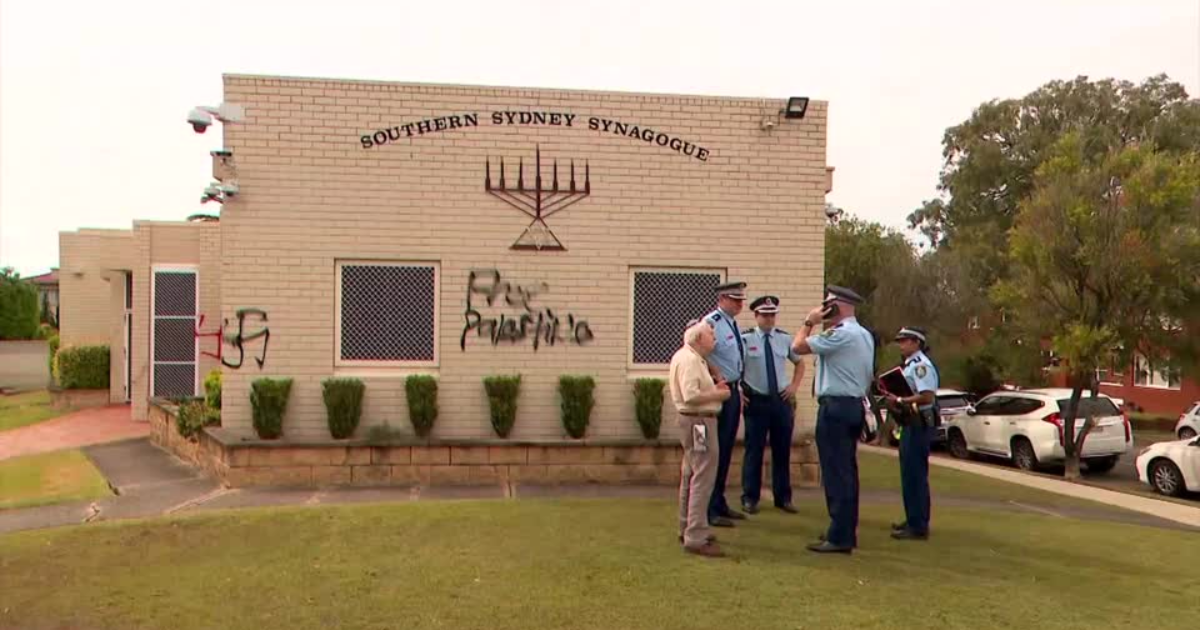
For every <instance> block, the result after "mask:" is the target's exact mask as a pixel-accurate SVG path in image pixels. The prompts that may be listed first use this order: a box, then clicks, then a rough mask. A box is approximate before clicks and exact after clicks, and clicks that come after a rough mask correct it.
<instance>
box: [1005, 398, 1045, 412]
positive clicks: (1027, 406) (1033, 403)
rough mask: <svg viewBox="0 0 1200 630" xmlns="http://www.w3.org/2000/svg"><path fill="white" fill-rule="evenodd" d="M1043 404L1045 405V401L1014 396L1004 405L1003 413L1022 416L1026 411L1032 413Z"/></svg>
mask: <svg viewBox="0 0 1200 630" xmlns="http://www.w3.org/2000/svg"><path fill="white" fill-rule="evenodd" d="M1044 406H1046V404H1045V403H1043V402H1042V401H1040V400H1034V399H1033V398H1014V399H1013V401H1012V403H1010V404H1008V405H1005V407H1004V414H1003V415H1006V416H1023V415H1025V414H1027V413H1033V412H1035V411H1037V410H1038V409H1041V408H1042V407H1044Z"/></svg>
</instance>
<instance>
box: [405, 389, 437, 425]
mask: <svg viewBox="0 0 1200 630" xmlns="http://www.w3.org/2000/svg"><path fill="white" fill-rule="evenodd" d="M404 394H405V398H406V400H407V401H408V419H409V420H410V421H411V422H412V425H413V430H415V431H416V432H417V435H418V436H420V437H429V433H430V432H431V431H433V423H434V421H435V420H437V416H438V406H437V395H438V383H437V379H436V378H434V377H432V376H429V375H426V374H414V375H413V376H410V377H408V378H406V379H404Z"/></svg>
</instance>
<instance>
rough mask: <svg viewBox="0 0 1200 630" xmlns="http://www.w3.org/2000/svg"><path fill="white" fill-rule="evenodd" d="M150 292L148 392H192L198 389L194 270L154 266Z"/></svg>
mask: <svg viewBox="0 0 1200 630" xmlns="http://www.w3.org/2000/svg"><path fill="white" fill-rule="evenodd" d="M153 271H154V284H153V286H152V289H151V290H152V294H151V296H150V308H151V319H152V320H153V321H152V322H151V328H150V349H151V350H150V353H151V354H150V356H151V361H152V365H151V369H150V392H151V395H152V396H156V397H157V396H161V397H168V398H174V397H177V396H195V395H196V391H197V390H198V389H199V380H200V379H199V377H198V375H197V369H196V354H197V351H198V349H199V340H198V338H197V337H196V312H197V310H198V306H199V304H198V299H199V296H198V295H197V291H196V285H197V284H198V283H197V276H196V270H195V269H194V268H191V267H168V266H161V267H160V266H155V267H154V270H153Z"/></svg>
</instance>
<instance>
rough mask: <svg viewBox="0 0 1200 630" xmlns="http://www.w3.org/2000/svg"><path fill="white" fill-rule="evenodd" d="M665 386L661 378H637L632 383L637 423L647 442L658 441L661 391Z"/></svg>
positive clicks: (660, 420) (660, 425) (661, 400)
mask: <svg viewBox="0 0 1200 630" xmlns="http://www.w3.org/2000/svg"><path fill="white" fill-rule="evenodd" d="M666 386H667V382H666V381H665V380H663V379H661V378H639V379H637V380H636V381H634V382H633V397H634V400H635V404H636V406H637V423H638V426H639V427H641V428H642V435H643V436H644V437H645V438H646V439H647V440H656V439H658V434H659V431H660V430H661V429H662V406H663V391H664V389H665V388H666Z"/></svg>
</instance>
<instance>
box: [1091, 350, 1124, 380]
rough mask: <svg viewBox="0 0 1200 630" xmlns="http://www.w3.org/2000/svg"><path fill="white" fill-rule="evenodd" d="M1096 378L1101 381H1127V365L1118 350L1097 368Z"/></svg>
mask: <svg viewBox="0 0 1200 630" xmlns="http://www.w3.org/2000/svg"><path fill="white" fill-rule="evenodd" d="M1096 378H1097V379H1099V380H1100V382H1101V383H1108V384H1110V385H1123V384H1124V383H1125V366H1124V365H1123V364H1122V362H1121V356H1120V355H1119V354H1117V353H1116V352H1114V353H1112V354H1110V355H1109V357H1108V361H1107V363H1106V364H1105V365H1102V366H1101V367H1100V369H1098V370H1096Z"/></svg>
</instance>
